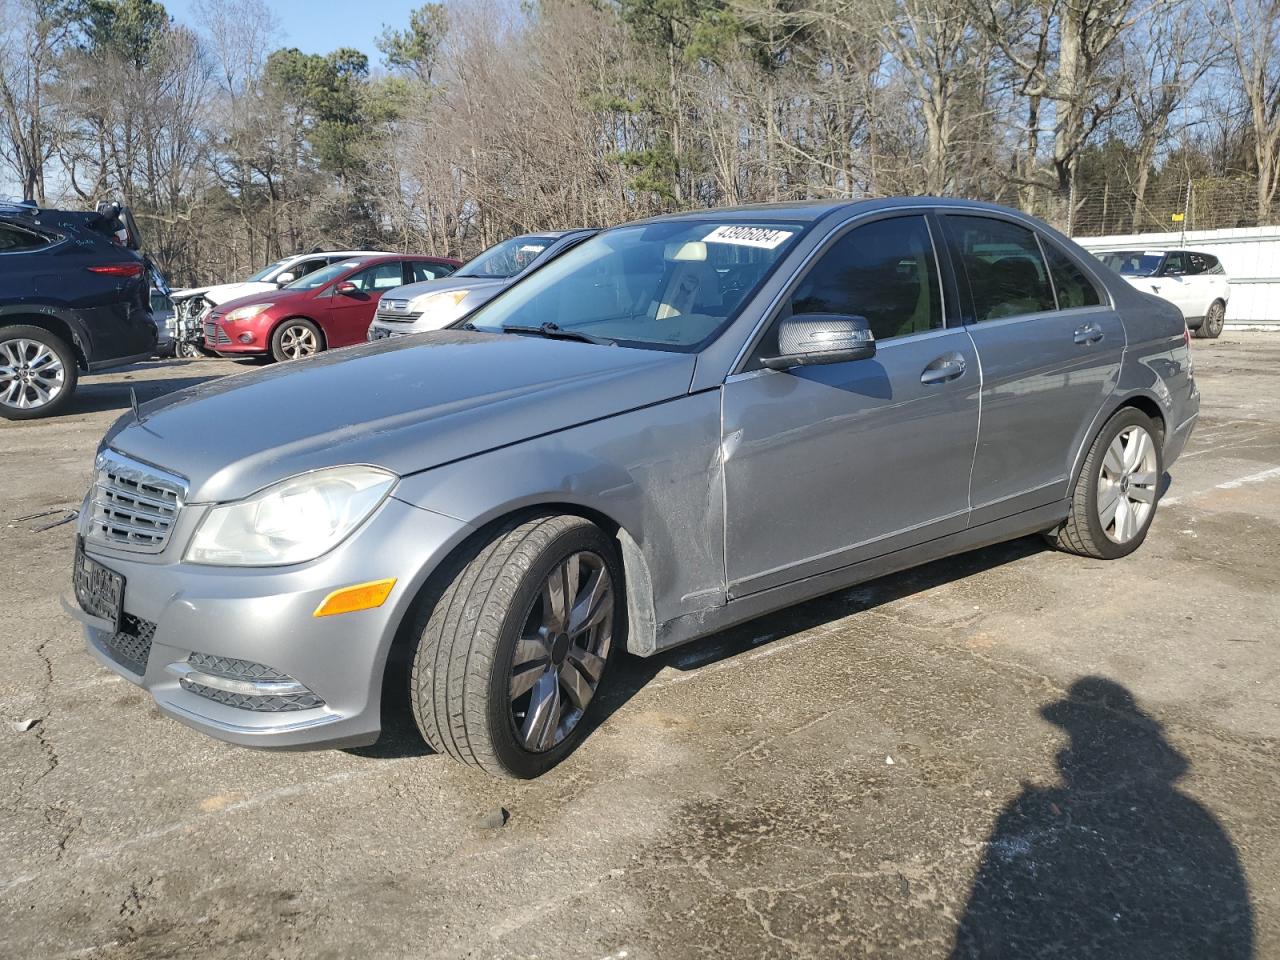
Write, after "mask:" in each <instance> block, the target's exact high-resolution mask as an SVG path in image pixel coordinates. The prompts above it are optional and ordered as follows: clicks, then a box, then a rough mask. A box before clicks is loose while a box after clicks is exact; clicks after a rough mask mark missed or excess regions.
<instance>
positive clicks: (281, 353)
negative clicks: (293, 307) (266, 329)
mask: <svg viewBox="0 0 1280 960" xmlns="http://www.w3.org/2000/svg"><path fill="white" fill-rule="evenodd" d="M323 349H324V341H323V340H322V339H321V337H320V328H319V327H317V326H316V325H315V324H314V323H312V322H311V321H310V320H300V319H299V320H286V321H285V322H284V323H282V324H280V326H278V327H276V330H275V333H273V334H272V335H271V356H272V358H274V359H275V360H279V361H283V360H301V359H302V358H303V357H310V356H313V355H315V354H317V353H319V352H320V351H321V350H323Z"/></svg>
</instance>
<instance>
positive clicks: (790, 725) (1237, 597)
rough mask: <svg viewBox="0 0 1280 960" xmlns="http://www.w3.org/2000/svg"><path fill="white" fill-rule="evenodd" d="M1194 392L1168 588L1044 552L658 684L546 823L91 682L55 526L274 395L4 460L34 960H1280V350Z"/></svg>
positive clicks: (711, 644)
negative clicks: (137, 457) (246, 740)
mask: <svg viewBox="0 0 1280 960" xmlns="http://www.w3.org/2000/svg"><path fill="white" fill-rule="evenodd" d="M1194 353H1195V362H1196V366H1197V370H1198V373H1199V377H1200V381H1201V389H1202V391H1203V396H1204V401H1203V402H1204V407H1203V409H1204V414H1203V417H1202V419H1201V422H1200V426H1199V430H1198V432H1197V433H1196V435H1195V437H1194V439H1193V442H1192V444H1191V446H1190V447H1189V449H1188V451H1187V453H1186V455H1185V456H1184V457H1183V458H1182V460H1181V461H1180V462H1179V463H1177V464H1176V465H1175V466H1174V467H1173V468H1172V470H1171V478H1172V485H1171V487H1170V489H1169V491H1168V493H1167V495H1166V497H1165V500H1164V502H1163V503H1162V504H1161V506H1160V508H1159V511H1158V514H1157V516H1156V520H1155V524H1154V527H1153V529H1152V532H1151V536H1150V538H1149V540H1148V541H1147V543H1146V545H1145V546H1144V548H1143V549H1142V550H1140V551H1139V552H1138V553H1137V554H1135V555H1134V556H1133V557H1131V558H1129V559H1126V560H1123V561H1119V562H1115V563H1102V562H1094V561H1089V560H1083V559H1080V558H1077V557H1071V556H1067V555H1064V554H1059V553H1054V552H1051V551H1049V550H1048V549H1046V548H1045V547H1043V546H1042V544H1041V542H1040V541H1039V540H1036V539H1027V540H1021V541H1018V542H1015V543H1010V544H1006V545H1003V546H999V547H996V548H992V549H988V550H983V551H980V552H977V553H971V554H968V555H965V556H962V557H958V558H955V559H953V560H949V561H946V562H942V563H937V564H933V565H931V566H929V567H926V568H923V569H920V570H917V571H914V572H912V573H909V574H906V575H901V576H896V577H892V578H889V579H886V580H883V581H878V582H876V583H873V584H869V585H866V586H863V587H859V588H857V589H853V590H849V591H845V592H843V593H840V594H837V595H833V596H831V597H828V598H825V599H823V600H820V601H817V602H814V603H810V604H806V605H804V606H801V607H797V608H794V609H792V610H789V611H786V612H784V613H780V614H776V615H774V616H770V617H767V618H764V619H762V620H758V621H756V622H753V623H750V624H747V625H746V626H744V627H743V628H741V629H737V630H734V631H732V632H730V633H728V634H722V635H720V636H717V637H715V638H712V639H710V640H708V641H705V642H702V643H700V644H696V645H693V646H691V647H686V648H684V649H682V650H679V651H676V652H674V653H672V654H670V655H667V656H664V657H662V658H659V659H657V660H650V661H642V660H628V661H624V662H623V663H622V664H621V669H619V670H618V671H617V672H616V673H615V674H614V676H613V679H612V688H611V691H610V693H609V694H608V700H607V708H608V710H607V713H608V715H607V717H606V718H605V719H604V721H603V722H602V723H601V725H600V726H599V728H598V729H596V730H595V731H594V732H593V733H592V735H591V736H590V737H589V738H588V740H587V741H586V743H585V745H584V746H583V747H582V749H581V750H579V751H578V753H577V754H576V755H575V756H573V757H572V758H570V760H569V761H568V762H566V763H565V764H564V765H563V766H561V767H560V768H558V769H557V770H556V771H554V772H553V773H552V774H550V775H548V776H546V777H544V778H543V779H541V780H539V781H536V782H532V783H506V782H497V781H494V780H490V779H487V778H486V777H484V776H483V775H481V774H479V773H477V772H476V771H473V770H470V769H467V768H464V767H462V766H459V765H457V764H455V763H453V762H451V761H450V760H448V759H446V758H442V757H436V756H431V755H429V754H428V753H427V752H426V751H425V749H424V748H423V747H422V745H421V743H420V741H418V740H417V739H416V737H415V736H414V734H413V732H412V730H411V728H410V727H409V726H408V725H407V722H406V720H405V718H404V716H403V715H396V716H394V717H392V718H391V722H392V731H391V733H390V734H388V735H386V736H384V738H383V740H382V742H380V743H379V744H378V745H377V746H376V747H373V748H370V749H366V750H363V751H357V752H318V753H304V754H270V753H259V752H253V751H250V750H245V749H240V748H236V747H230V746H224V745H222V744H220V743H217V742H214V741H212V740H209V739H205V738H204V737H202V736H200V735H198V734H196V733H194V732H193V731H191V730H188V729H187V728H186V727H184V726H182V725H180V724H178V723H176V722H174V721H171V720H168V719H165V718H163V717H161V716H160V715H159V714H158V713H157V711H156V710H155V709H154V708H153V707H152V705H151V703H150V700H149V698H148V697H147V696H145V695H143V693H142V692H141V691H140V690H138V689H137V688H135V687H133V686H132V685H130V684H129V683H127V682H126V681H123V680H120V679H117V678H116V677H114V676H113V675H112V674H110V673H109V672H108V671H106V670H105V669H102V668H100V667H99V666H97V665H96V663H95V662H94V661H93V660H92V659H91V658H90V656H89V655H88V654H87V653H86V652H85V650H84V649H83V645H82V640H81V637H80V634H79V631H78V629H77V627H76V626H75V624H74V623H73V622H72V621H71V620H69V619H68V618H67V617H66V616H64V615H63V614H62V613H61V612H60V610H59V606H58V600H57V595H58V593H59V592H60V591H62V590H64V589H66V587H67V585H68V578H69V572H70V565H71V553H72V544H73V528H72V526H71V525H70V524H64V525H62V526H58V527H54V528H53V529H48V530H43V531H42V530H40V529H38V528H39V527H40V526H41V525H43V524H46V523H48V522H50V521H52V520H57V519H59V518H60V517H61V516H63V515H64V514H62V513H55V514H51V515H50V516H49V517H44V518H40V519H36V520H19V519H18V518H21V517H24V516H26V515H30V514H35V513H41V512H44V511H48V510H57V511H62V510H65V509H69V508H73V507H75V506H76V505H78V503H79V500H80V497H81V496H82V495H83V492H84V490H85V488H86V486H87V483H88V480H89V474H90V466H91V459H92V452H93V449H94V446H95V444H96V442H97V441H98V438H99V437H100V436H101V434H102V432H103V431H104V429H105V428H106V426H107V425H108V424H109V423H110V422H111V420H112V419H113V418H114V417H115V416H117V415H118V414H119V413H120V412H122V411H123V410H125V409H127V406H128V403H129V393H128V388H129V387H130V386H134V387H136V388H137V391H138V395H139V398H140V399H145V398H147V397H149V396H154V395H158V394H160V393H162V392H165V391H168V390H172V389H175V388H177V387H179V386H183V385H186V384H188V383H192V382H195V381H198V380H201V379H204V378H208V377H216V376H223V375H227V374H232V375H236V376H242V375H251V371H249V370H247V369H246V368H244V367H240V366H237V365H235V364H231V363H226V362H221V361H201V362H192V363H181V362H167V363H154V364H150V365H146V366H141V367H138V368H135V369H133V370H129V371H125V372H121V373H116V374H112V375H108V376H102V377H94V378H90V379H89V380H88V381H86V384H85V386H84V388H83V393H82V394H81V395H80V396H79V397H78V398H77V400H76V402H75V404H74V405H73V411H72V412H71V413H69V414H68V415H66V416H63V417H60V418H58V419H56V420H53V421H46V422H32V423H26V424H13V423H4V422H0V449H2V450H3V456H0V504H2V507H0V510H2V513H0V556H3V558H4V569H3V571H2V572H0V596H2V597H3V600H2V601H0V616H2V617H3V623H4V625H5V630H4V637H3V641H0V720H2V721H3V723H2V724H0V772H2V774H3V777H2V779H0V793H2V794H3V803H4V807H3V815H2V816H0V957H6V958H7V957H14V958H26V957H94V958H97V957H103V958H106V957H110V958H126V957H168V956H198V957H246V958H248V957H253V958H266V957H273V958H275V957H281V958H292V957H305V958H308V960H319V958H329V957H348V956H356V957H456V958H462V957H530V958H532V957H543V958H551V957H584V958H604V957H610V958H623V957H626V958H628V960H633V958H686V957H688V958H693V957H699V958H701V957H726V958H728V957H733V958H745V957H788V956H822V957H854V956H900V957H944V956H948V955H951V956H955V957H971V956H973V957H978V956H981V957H1032V956H1047V955H1053V956H1060V957H1071V958H1079V957H1123V958H1133V957H1152V958H1155V957H1160V958H1169V957H1197V958H1209V957H1233V958H1234V957H1248V956H1256V957H1277V956H1280V803H1278V802H1277V788H1278V787H1280V750H1278V749H1277V744H1278V741H1277V737H1278V736H1280V693H1278V692H1277V691H1278V690H1280V686H1278V681H1280V590H1278V589H1277V582H1278V581H1280V376H1277V371H1280V336H1274V335H1267V334H1248V333H1231V332H1228V333H1227V334H1225V335H1224V336H1223V338H1222V339H1221V340H1218V341H1213V342H1201V341H1196V342H1195V344H1194ZM299 415H305V413H300V414H299ZM210 429H211V430H213V429H218V427H217V426H216V425H210ZM32 720H34V721H36V722H35V723H34V724H33V725H31V726H30V727H29V729H22V728H24V727H26V726H27V723H26V721H32ZM504 810H505V811H506V815H505V817H504V814H503V812H502V811H504ZM504 819H505V822H504Z"/></svg>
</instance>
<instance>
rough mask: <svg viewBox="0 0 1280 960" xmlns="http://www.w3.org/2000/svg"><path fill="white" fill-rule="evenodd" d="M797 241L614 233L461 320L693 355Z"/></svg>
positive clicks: (738, 226)
mask: <svg viewBox="0 0 1280 960" xmlns="http://www.w3.org/2000/svg"><path fill="white" fill-rule="evenodd" d="M803 231H804V224H799V223H791V222H779V221H773V222H767V221H748V222H732V223H724V222H719V221H715V220H667V221H660V222H658V223H650V224H637V225H636V226H633V227H619V228H618V229H616V230H610V231H609V232H607V233H602V234H599V235H597V236H596V237H594V238H592V239H591V240H588V241H586V242H585V243H583V244H582V245H581V246H578V247H576V248H574V249H573V250H570V251H569V252H568V253H566V254H564V255H563V256H561V257H559V258H558V259H556V260H554V261H552V262H551V263H550V264H548V265H547V266H545V267H541V268H540V269H539V270H538V271H537V272H536V273H534V274H532V275H531V276H529V277H528V278H526V279H524V280H521V281H520V282H519V283H517V284H514V285H513V286H511V287H510V288H509V289H508V290H507V291H506V292H504V293H503V294H502V295H501V296H499V297H497V298H496V299H494V300H493V301H491V302H490V303H489V304H487V305H486V306H484V307H481V308H480V309H479V310H478V311H477V312H476V313H473V314H472V315H471V316H470V317H469V318H468V325H469V327H474V328H475V329H477V330H488V331H493V332H497V331H501V330H502V329H504V328H507V327H525V328H529V327H532V328H535V329H536V328H539V327H542V326H543V325H544V324H554V325H555V326H554V327H553V328H550V329H551V330H553V331H555V332H558V333H559V334H564V333H566V332H568V333H573V334H578V335H586V336H590V337H601V338H605V339H607V340H612V341H617V342H618V343H621V344H624V345H626V346H637V347H651V348H654V349H659V350H680V351H692V350H697V349H700V348H701V347H702V346H703V345H704V344H706V343H707V342H709V341H710V340H711V339H712V338H713V337H715V336H716V335H717V334H719V333H720V331H721V330H722V329H724V327H725V326H726V325H727V324H728V323H729V321H730V320H732V319H733V317H734V315H735V314H736V313H737V310H738V308H739V307H740V306H741V305H742V304H743V303H745V302H746V300H747V298H748V297H749V296H750V295H751V294H752V293H753V292H755V290H756V289H757V288H758V287H759V286H760V284H761V283H762V282H763V281H764V278H765V277H766V275H767V274H768V273H769V271H770V270H771V269H772V267H773V265H774V264H776V263H777V262H778V261H779V260H780V259H781V258H782V257H783V255H784V254H786V252H787V251H788V250H789V249H790V248H791V246H792V245H793V244H794V243H795V241H796V238H797V237H799V236H800V234H801V233H802V232H803Z"/></svg>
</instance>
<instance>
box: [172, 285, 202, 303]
mask: <svg viewBox="0 0 1280 960" xmlns="http://www.w3.org/2000/svg"><path fill="white" fill-rule="evenodd" d="M208 289H209V288H208V287H183V288H182V289H181V290H170V291H169V299H171V300H189V299H191V298H192V297H198V296H200V294H202V293H204V292H205V291H207V290H208Z"/></svg>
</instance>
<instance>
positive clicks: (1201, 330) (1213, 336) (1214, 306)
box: [1194, 300, 1227, 340]
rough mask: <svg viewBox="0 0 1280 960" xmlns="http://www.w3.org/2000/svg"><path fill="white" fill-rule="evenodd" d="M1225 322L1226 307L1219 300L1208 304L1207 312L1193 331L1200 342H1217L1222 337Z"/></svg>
mask: <svg viewBox="0 0 1280 960" xmlns="http://www.w3.org/2000/svg"><path fill="white" fill-rule="evenodd" d="M1226 322H1227V305H1226V304H1225V303H1223V302H1222V301H1221V300H1215V301H1213V303H1211V304H1209V312H1208V313H1206V314H1205V315H1204V319H1203V320H1201V321H1200V326H1199V327H1197V328H1196V329H1195V331H1194V333H1195V335H1196V337H1197V338H1198V339H1200V340H1217V339H1218V337H1220V336H1221V335H1222V328H1223V326H1224V325H1225V324H1226Z"/></svg>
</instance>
